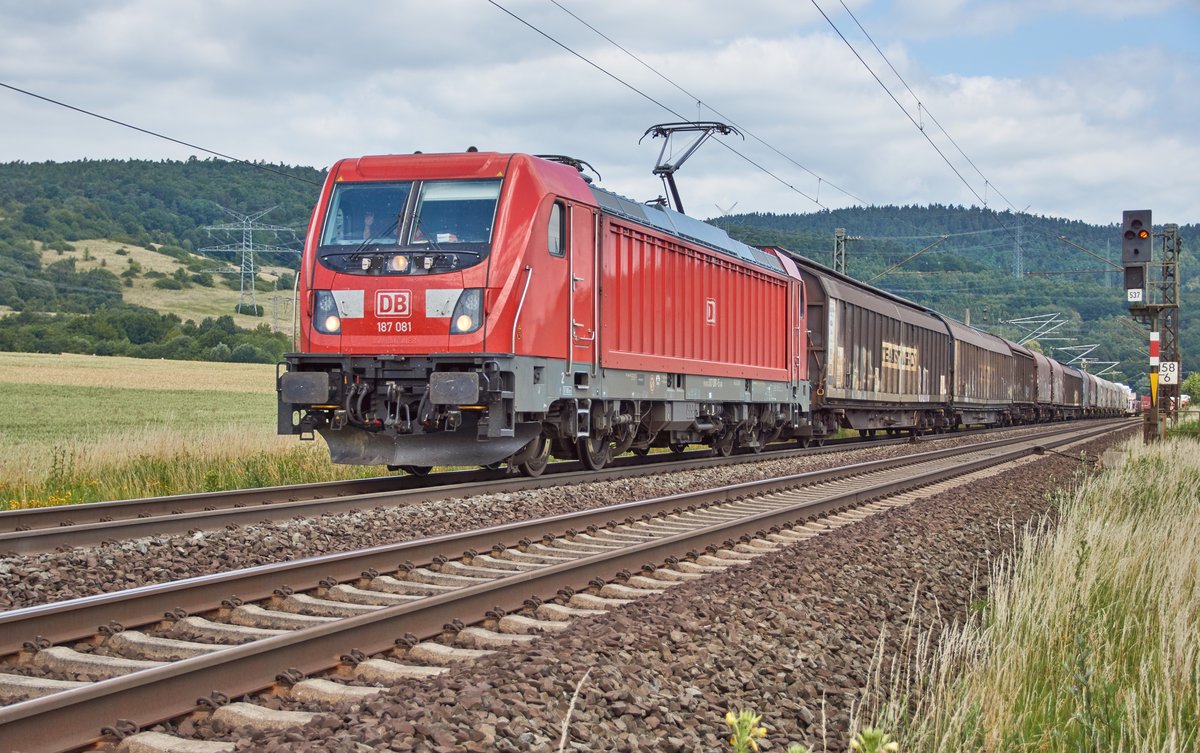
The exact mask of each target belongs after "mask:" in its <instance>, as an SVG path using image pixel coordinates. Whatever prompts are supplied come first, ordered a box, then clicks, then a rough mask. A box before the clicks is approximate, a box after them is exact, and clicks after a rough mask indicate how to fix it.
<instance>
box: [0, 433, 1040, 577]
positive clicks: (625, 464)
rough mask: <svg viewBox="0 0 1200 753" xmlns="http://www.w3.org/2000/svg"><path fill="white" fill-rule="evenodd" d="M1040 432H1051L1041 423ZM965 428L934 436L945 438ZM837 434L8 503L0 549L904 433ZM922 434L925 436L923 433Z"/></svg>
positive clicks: (96, 540) (398, 501)
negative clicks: (27, 505) (599, 459)
mask: <svg viewBox="0 0 1200 753" xmlns="http://www.w3.org/2000/svg"><path fill="white" fill-rule="evenodd" d="M1043 431H1053V429H1045V428H1044V427H1043ZM953 436H963V435H938V437H939V438H950V437H953ZM843 441H844V440H842V441H839V443H838V444H837V445H833V444H830V445H829V446H827V447H825V448H821V449H800V448H790V449H786V450H782V449H781V450H768V451H766V452H763V453H753V454H744V455H736V456H731V457H726V458H721V457H716V458H714V457H709V456H708V455H707V452H708V451H707V450H705V451H699V452H694V453H685V454H684V455H673V454H672V455H667V454H662V455H652V456H648V457H646V458H634V457H629V458H620V459H618V461H617V462H615V463H614V464H613V465H611V466H610V467H608V468H605V469H604V470H601V471H582V470H579V469H580V467H581V464H580V463H578V462H562V463H552V464H551V466H550V468H548V469H547V474H546V475H543V476H541V477H539V478H536V479H532V478H524V477H513V476H507V475H505V474H504V472H503V471H500V472H497V471H491V470H467V471H451V472H448V473H444V474H437V478H436V480H435V481H434V482H433V483H431V482H430V479H428V478H417V477H412V476H404V477H398V476H390V477H380V478H374V479H362V480H356V481H339V482H329V483H314V484H300V485H295V486H275V487H267V488H263V489H239V490H230V491H223V492H211V493H203V494H183V495H176V496H171V497H149V498H145V499H137V500H118V501H113V502H90V503H85V504H80V505H65V506H60V507H50V508H38V509H32V510H8V511H2V512H0V552H11V553H14V554H36V553H40V552H51V551H55V550H56V549H59V548H60V547H77V546H95V545H98V544H100V543H102V542H104V541H109V540H117V541H121V540H126V539H130V538H137V537H140V536H154V535H178V534H185V533H189V532H191V531H194V530H216V529H220V528H223V527H225V526H227V525H236V524H241V525H245V524H247V523H258V522H264V521H266V522H279V521H284V520H290V519H292V518H294V517H295V516H296V515H321V514H331V513H339V512H346V511H349V510H361V509H373V508H381V507H393V506H402V505H415V504H421V503H423V502H429V501H435V500H440V499H446V498H447V497H449V496H451V495H459V496H467V495H473V494H482V493H503V492H513V491H521V490H527V489H541V488H547V487H550V486H560V485H566V484H574V483H583V482H593V481H599V480H606V479H613V478H631V477H636V476H645V475H653V474H657V473H668V472H675V471H680V470H692V469H694V468H696V467H715V466H721V465H730V464H741V463H748V462H755V461H761V460H776V459H782V458H789V457H794V456H798V455H809V454H817V453H826V452H833V451H835V450H834V449H833V448H834V447H835V446H836V447H844V446H855V447H859V448H864V449H865V448H867V447H881V446H887V445H890V444H900V443H908V442H909V441H910V440H909V439H908V438H905V437H899V438H896V437H893V438H884V439H875V440H873V441H866V442H865V441H863V440H860V439H852V440H850V441H845V443H844V444H842V442H843ZM924 441H928V440H924Z"/></svg>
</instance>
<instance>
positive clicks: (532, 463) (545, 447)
mask: <svg viewBox="0 0 1200 753" xmlns="http://www.w3.org/2000/svg"><path fill="white" fill-rule="evenodd" d="M533 441H535V442H540V444H539V445H538V451H537V454H536V455H534V456H533V457H531V458H530V459H529V460H526V461H525V462H524V463H519V464H518V465H517V470H519V471H521V473H522V474H524V475H526V476H528V477H529V478H537V477H538V476H540V475H542V471H544V470H546V466H547V465H549V464H550V440H549V439H546V435H545V434H542V435H541V436H539V437H538V438H537V439H535V440H533Z"/></svg>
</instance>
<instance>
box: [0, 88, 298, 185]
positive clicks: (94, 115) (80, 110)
mask: <svg viewBox="0 0 1200 753" xmlns="http://www.w3.org/2000/svg"><path fill="white" fill-rule="evenodd" d="M0 87H3V88H5V89H9V90H11V91H14V92H17V93H19V94H24V95H25V96H28V97H33V98H34V99H40V100H42V101H43V102H49V103H50V104H52V105H57V106H59V107H65V108H66V109H68V110H73V111H75V112H78V113H81V114H83V115H87V116H89V117H92V118H97V119H99V120H103V121H106V122H108V123H112V124H114V125H118V126H121V127H122V128H128V129H130V130H133V131H137V132H139V133H144V134H146V135H148V136H153V137H154V138H157V139H162V140H164V141H170V142H171V143H173V144H179V145H181V146H186V147H187V148H189V149H195V150H197V151H201V152H204V153H205V154H211V155H213V156H215V157H220V158H221V159H227V160H229V161H230V162H237V163H239V164H242V165H248V166H250V167H253V168H256V169H259V170H265V171H267V172H269V173H274V174H275V175H279V176H282V177H284V178H290V179H291V180H298V181H300V182H302V183H308V184H309V185H313V186H319V185H321V183H320V182H319V181H315V180H309V179H308V178H302V177H300V176H299V175H292V174H291V173H287V172H284V171H282V170H276V169H274V168H271V167H268V166H267V165H262V164H259V163H257V162H250V161H249V160H244V159H241V158H239V157H233V156H230V155H228V154H224V153H222V152H218V151H216V150H213V149H209V148H207V147H203V146H200V145H198V144H192V143H190V142H187V141H183V140H182V139H177V138H175V137H174V136H168V135H166V134H164V133H159V132H157V131H151V130H150V129H148V128H142V127H141V126H136V125H133V124H132V123H126V122H125V121H123V120H117V119H116V118H110V117H108V116H107V115H101V114H100V113H97V112H92V111H91V110H85V109H84V108H82V107H77V106H75V105H72V104H68V103H67V102H63V101H61V100H58V99H54V98H53V97H47V96H45V95H43V94H38V93H36V92H31V91H29V90H28V89H22V88H20V87H19V86H13V85H12V84H8V83H5V82H3V81H0Z"/></svg>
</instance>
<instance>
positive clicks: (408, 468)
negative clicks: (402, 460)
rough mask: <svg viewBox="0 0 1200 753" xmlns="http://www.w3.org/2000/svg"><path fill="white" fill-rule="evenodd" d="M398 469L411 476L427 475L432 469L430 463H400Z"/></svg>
mask: <svg viewBox="0 0 1200 753" xmlns="http://www.w3.org/2000/svg"><path fill="white" fill-rule="evenodd" d="M400 470H402V471H404V472H405V473H408V474H411V475H413V476H428V475H429V472H430V471H432V470H433V466H432V465H402V466H400Z"/></svg>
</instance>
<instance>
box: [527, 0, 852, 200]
mask: <svg viewBox="0 0 1200 753" xmlns="http://www.w3.org/2000/svg"><path fill="white" fill-rule="evenodd" d="M550 2H551V3H553V4H554V5H555V6H557V7H558V8H559V9H560V10H562V11H563V12H564V13H566V14H567V15H569V16H570V17H571V18H574V19H575V20H576V21H578V22H579V23H581V24H583V25H584V26H586V27H587V28H589V29H591V30H592V31H593V32H595V33H596V34H597V35H599V36H600V37H602V38H603V39H604V40H605V41H607V42H608V43H610V44H611V45H613V46H614V47H616V48H617V49H618V50H620V51H621V52H623V53H625V54H626V55H628V56H629V57H631V58H633V59H634V60H636V61H637V62H638V63H639V64H641V65H642V66H643V67H644V68H646V70H648V71H650V72H651V73H653V74H654V75H656V76H658V77H659V78H661V79H662V80H663V81H666V82H667V83H668V84H670V85H671V86H673V87H675V88H676V89H678V90H679V91H680V92H682V93H683V94H685V95H686V96H688V97H689V98H690V99H692V100H694V101H695V102H696V104H697V105H699V106H702V107H705V108H707V109H708V110H709V111H710V112H712V113H713V114H714V115H716V116H717V117H719V118H721V120H723V121H725V122H726V123H728V124H729V125H732V126H734V127H735V128H737V129H738V130H739V131H741V132H742V133H745V134H746V135H748V136H749V137H750V138H752V139H754V140H755V141H757V142H758V143H760V144H762V145H763V146H765V147H766V148H768V149H770V150H771V151H772V152H774V153H775V154H777V155H779V156H780V157H782V158H783V159H785V160H787V161H788V162H790V163H792V164H793V165H795V166H796V167H798V168H800V169H801V170H803V171H804V172H806V173H808V174H809V175H811V176H813V177H814V178H816V179H817V186H818V190H817V196H818V197H819V196H820V186H821V185H822V184H824V185H827V186H829V187H830V188H832V189H834V190H835V191H838V192H840V193H842V194H844V195H845V196H848V197H849V198H851V199H854V200H855V201H857V202H858V203H860V204H864V205H866V204H868V203H869V202H867V201H866V200H865V199H863V198H861V197H859V196H856V195H854V194H853V193H850V192H849V191H847V190H846V189H844V188H842V187H841V186H839V185H837V184H835V183H833V182H832V181H829V180H826V179H825V178H824V177H822V176H820V175H818V174H817V173H815V172H813V171H812V170H810V169H809V168H807V167H805V166H804V165H802V164H800V163H799V162H797V161H796V160H795V159H794V158H792V157H791V156H790V155H788V154H785V153H784V152H782V151H780V150H779V149H777V148H776V147H774V146H772V145H771V144H769V143H767V142H766V141H765V140H763V139H762V138H760V137H759V136H757V135H756V134H754V133H753V132H751V131H750V129H748V128H746V127H745V126H743V125H741V124H740V123H738V122H737V121H735V120H734V119H733V118H731V117H729V116H728V115H726V114H725V113H723V112H721V111H720V110H718V109H717V108H715V107H713V106H712V105H710V104H709V103H707V102H705V101H704V100H702V99H701V98H700V97H699V96H697V95H695V94H693V93H692V92H690V91H688V90H687V89H685V88H683V87H682V86H680V85H679V84H678V83H677V82H676V81H674V80H673V79H671V78H670V77H669V76H667V75H666V74H665V73H663V72H662V71H660V70H658V69H657V68H655V67H654V66H652V65H650V64H649V63H647V62H646V61H645V60H643V59H642V58H640V57H638V56H637V55H635V54H634V53H633V52H631V51H630V50H629V49H627V48H626V47H625V46H624V45H622V44H621V43H619V42H617V41H616V40H614V39H613V38H612V37H610V36H608V35H607V34H605V33H604V32H602V31H600V30H599V29H597V28H596V27H595V26H593V25H592V24H590V23H588V22H587V21H585V20H584V19H582V18H580V17H579V16H578V15H577V14H576V13H575V12H574V11H572V10H570V9H569V8H567V7H566V6H564V5H563V4H562V3H560V2H558V0H550Z"/></svg>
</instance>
